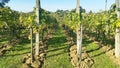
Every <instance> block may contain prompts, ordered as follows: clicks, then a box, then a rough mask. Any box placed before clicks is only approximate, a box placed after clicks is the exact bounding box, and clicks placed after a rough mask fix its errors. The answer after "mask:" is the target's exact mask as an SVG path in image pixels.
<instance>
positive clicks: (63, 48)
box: [45, 28, 73, 68]
mask: <svg viewBox="0 0 120 68" xmlns="http://www.w3.org/2000/svg"><path fill="white" fill-rule="evenodd" d="M45 67H46V68H73V67H72V65H71V63H70V61H69V57H68V54H67V40H66V37H65V35H64V33H63V32H62V29H61V28H58V29H56V31H55V34H54V35H53V38H51V39H50V40H49V45H48V53H47V58H46V61H45Z"/></svg>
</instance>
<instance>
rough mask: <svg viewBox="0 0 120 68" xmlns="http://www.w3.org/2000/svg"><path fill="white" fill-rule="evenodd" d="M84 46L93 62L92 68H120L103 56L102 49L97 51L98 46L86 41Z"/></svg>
mask: <svg viewBox="0 0 120 68" xmlns="http://www.w3.org/2000/svg"><path fill="white" fill-rule="evenodd" d="M84 45H85V47H86V49H87V53H88V54H89V55H90V56H91V58H92V59H93V60H94V62H95V64H93V66H92V68H120V66H118V65H116V64H115V63H113V61H112V60H111V59H110V58H109V57H108V56H107V55H106V54H105V52H104V51H103V50H102V49H99V46H98V44H96V43H95V42H94V41H89V40H88V39H86V40H85V41H84Z"/></svg>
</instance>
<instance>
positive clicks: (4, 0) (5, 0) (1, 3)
mask: <svg viewBox="0 0 120 68" xmlns="http://www.w3.org/2000/svg"><path fill="white" fill-rule="evenodd" d="M9 1H10V0H0V7H4V5H5V3H8V2H9Z"/></svg>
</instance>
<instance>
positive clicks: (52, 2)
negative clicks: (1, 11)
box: [7, 0, 115, 12]
mask: <svg viewBox="0 0 120 68" xmlns="http://www.w3.org/2000/svg"><path fill="white" fill-rule="evenodd" d="M114 1H115V0H108V5H107V9H109V7H110V5H111V4H113V3H114ZM35 3H36V2H35V0H11V1H10V2H9V3H8V4H7V6H10V7H11V8H12V9H14V10H17V11H22V12H29V11H32V10H33V7H35ZM80 5H81V6H82V7H83V8H85V9H86V11H87V12H88V11H90V10H92V11H94V12H98V11H100V10H105V0H81V3H80ZM41 7H42V8H44V9H46V10H49V11H56V10H57V9H63V10H67V9H68V10H71V9H73V8H75V7H76V0H41Z"/></svg>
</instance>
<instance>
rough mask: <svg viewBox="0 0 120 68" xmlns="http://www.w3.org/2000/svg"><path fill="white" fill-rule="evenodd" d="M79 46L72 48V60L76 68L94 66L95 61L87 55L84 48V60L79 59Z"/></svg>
mask: <svg viewBox="0 0 120 68" xmlns="http://www.w3.org/2000/svg"><path fill="white" fill-rule="evenodd" d="M76 47H77V46H76V45H74V46H71V47H70V60H71V63H72V65H73V66H74V68H90V67H92V65H93V64H94V60H93V59H91V58H90V56H89V54H88V53H86V50H85V49H86V48H85V47H83V48H82V50H83V52H82V60H81V61H80V59H79V58H78V55H77V48H76Z"/></svg>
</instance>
